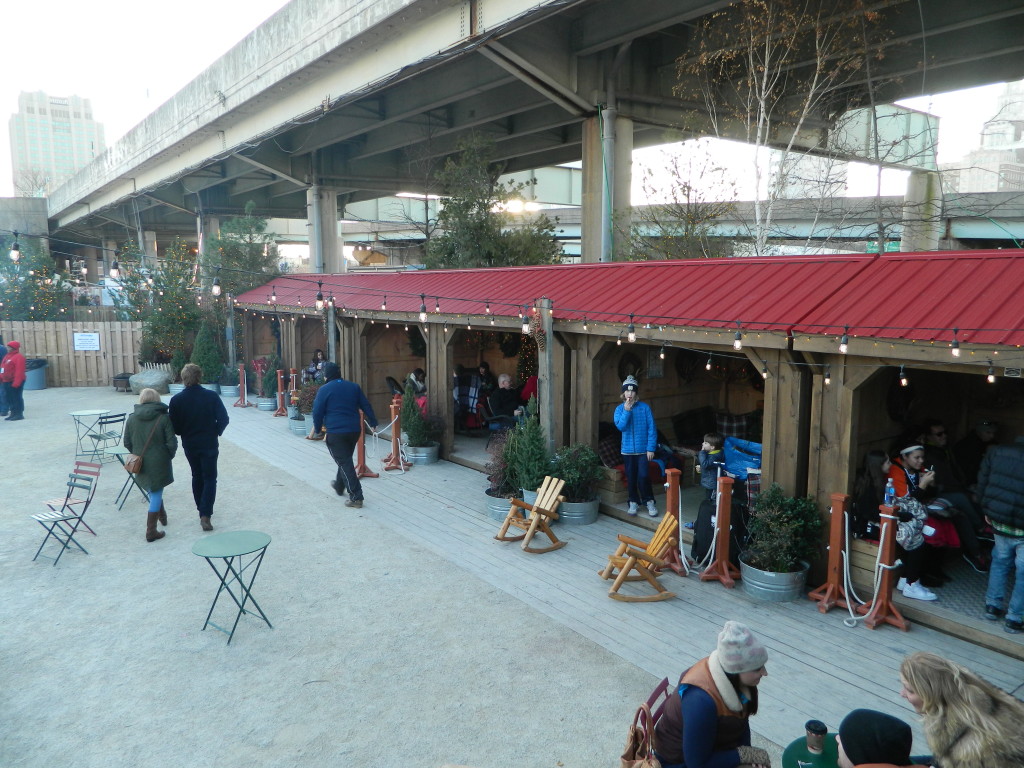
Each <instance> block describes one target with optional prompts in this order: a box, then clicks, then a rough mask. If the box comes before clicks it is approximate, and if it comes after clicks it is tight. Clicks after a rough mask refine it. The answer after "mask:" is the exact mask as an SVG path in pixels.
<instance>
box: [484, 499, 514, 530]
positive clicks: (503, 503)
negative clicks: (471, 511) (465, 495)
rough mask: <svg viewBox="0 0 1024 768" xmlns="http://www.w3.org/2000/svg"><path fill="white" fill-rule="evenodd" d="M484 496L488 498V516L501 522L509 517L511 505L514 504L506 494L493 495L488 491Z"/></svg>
mask: <svg viewBox="0 0 1024 768" xmlns="http://www.w3.org/2000/svg"><path fill="white" fill-rule="evenodd" d="M484 498H485V499H486V500H487V516H488V517H489V518H491V520H497V521H498V522H499V523H501V522H504V521H505V518H506V517H508V510H509V507H511V506H512V505H511V504H510V503H509V500H508V499H507V498H506V497H504V496H491V495H490V494H488V493H484Z"/></svg>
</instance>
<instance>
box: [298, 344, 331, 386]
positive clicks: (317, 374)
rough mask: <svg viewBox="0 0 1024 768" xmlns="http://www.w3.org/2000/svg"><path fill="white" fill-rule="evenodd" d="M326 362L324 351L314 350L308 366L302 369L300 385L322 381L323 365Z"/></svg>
mask: <svg viewBox="0 0 1024 768" xmlns="http://www.w3.org/2000/svg"><path fill="white" fill-rule="evenodd" d="M326 362H327V357H326V356H325V355H324V351H323V350H322V349H318V350H316V351H315V352H314V353H313V359H312V360H310V362H309V365H307V366H306V367H305V368H303V369H302V383H303V384H308V383H309V382H311V381H323V380H324V373H323V371H324V363H326Z"/></svg>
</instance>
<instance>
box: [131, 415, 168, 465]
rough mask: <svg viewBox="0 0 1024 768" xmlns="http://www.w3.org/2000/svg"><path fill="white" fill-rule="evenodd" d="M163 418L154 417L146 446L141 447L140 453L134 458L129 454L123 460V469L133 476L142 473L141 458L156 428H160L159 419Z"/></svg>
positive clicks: (133, 455)
mask: <svg viewBox="0 0 1024 768" xmlns="http://www.w3.org/2000/svg"><path fill="white" fill-rule="evenodd" d="M162 418H163V414H161V415H160V416H157V417H156V422H155V423H154V424H153V428H152V429H151V430H149V437H147V438H146V444H145V445H144V446H142V453H140V454H139V455H138V456H136V455H135V454H134V453H129V454H128V456H127V457H126V458H125V460H124V468H125V469H127V470H128V471H129V472H131V473H132V474H133V475H137V474H139V472H141V471H142V457H143V456H145V455H146V449H147V448H149V441H150V440H152V439H153V433H154V432H156V428H157V427H158V426H160V419H162Z"/></svg>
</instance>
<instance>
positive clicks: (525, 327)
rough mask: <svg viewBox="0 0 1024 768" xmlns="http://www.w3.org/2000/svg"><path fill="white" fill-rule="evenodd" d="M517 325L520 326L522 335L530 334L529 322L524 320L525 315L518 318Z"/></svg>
mask: <svg viewBox="0 0 1024 768" xmlns="http://www.w3.org/2000/svg"><path fill="white" fill-rule="evenodd" d="M519 323H520V324H521V325H522V331H523V333H524V334H528V333H529V332H530V321H529V320H527V319H526V314H525V313H524V314H522V315H520V316H519Z"/></svg>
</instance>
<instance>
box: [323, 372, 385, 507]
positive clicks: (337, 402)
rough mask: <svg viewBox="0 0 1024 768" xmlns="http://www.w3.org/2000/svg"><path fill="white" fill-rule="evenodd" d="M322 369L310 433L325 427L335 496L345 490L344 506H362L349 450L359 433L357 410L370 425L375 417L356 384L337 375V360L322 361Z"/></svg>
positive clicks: (361, 491) (357, 479)
mask: <svg viewBox="0 0 1024 768" xmlns="http://www.w3.org/2000/svg"><path fill="white" fill-rule="evenodd" d="M323 372H324V379H325V380H326V382H327V383H326V384H324V385H323V386H322V387H320V389H319V390H318V391H317V393H316V399H315V400H314V401H313V433H314V434H320V428H321V427H326V428H327V439H326V443H327V450H329V451H330V452H331V458H332V459H334V463H335V464H337V465H338V472H337V474H336V476H335V478H334V480H333V481H332V482H331V486H332V487H333V488H334V492H335V493H337V494H338V495H339V496H342V495H344V493H345V490H346V489H347V490H348V499H347V500H346V501H345V506H346V507H355V508H357V509H358V508H359V507H362V506H363V487H362V485H361V484H360V483H359V477H358V476H357V475H356V469H355V466H354V465H353V463H352V452H353V451H354V450H355V448H356V445H357V444H358V442H359V435H361V434H362V432H363V422H362V420H361V419H360V418H359V411H360V410H362V412H363V413H364V414H366V420H367V421H368V422H369V423H370V426H371V427H376V426H377V417H376V416H374V415H373V406H371V405H370V401H369V400H367V399H366V395H364V394H363V390H362V389H361V388H360V387H359V385H358V384H356V383H355V382H354V381H345V379H343V378H341V369H340V368H338V365H337V363H324V367H323Z"/></svg>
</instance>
